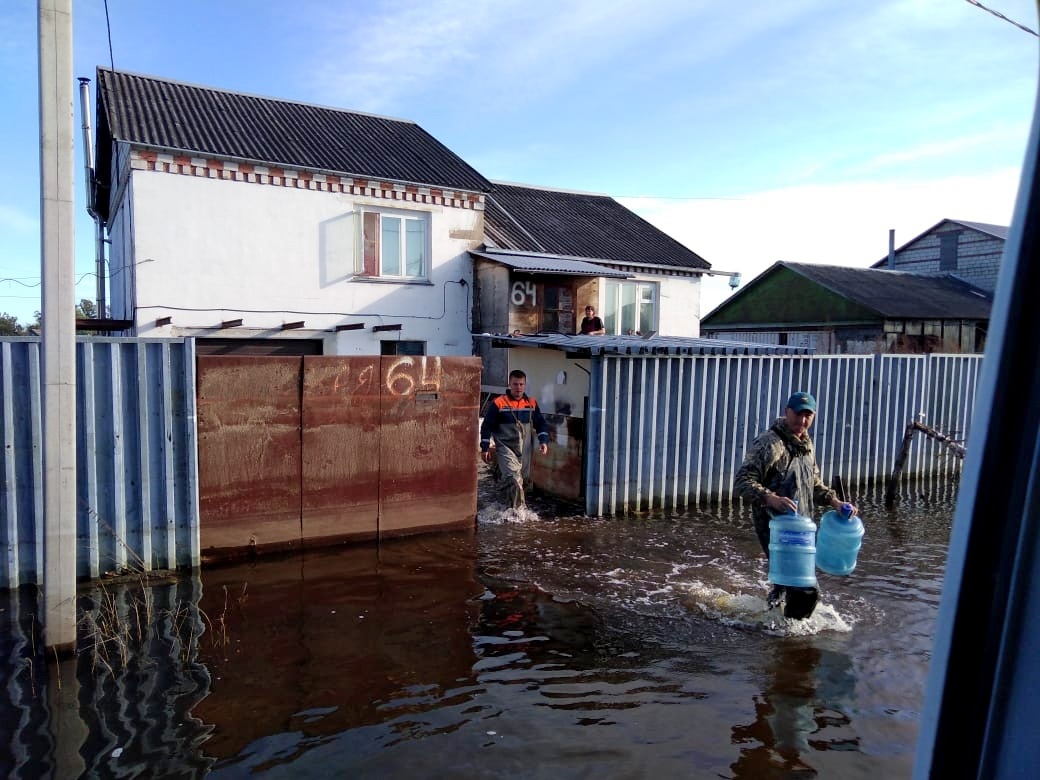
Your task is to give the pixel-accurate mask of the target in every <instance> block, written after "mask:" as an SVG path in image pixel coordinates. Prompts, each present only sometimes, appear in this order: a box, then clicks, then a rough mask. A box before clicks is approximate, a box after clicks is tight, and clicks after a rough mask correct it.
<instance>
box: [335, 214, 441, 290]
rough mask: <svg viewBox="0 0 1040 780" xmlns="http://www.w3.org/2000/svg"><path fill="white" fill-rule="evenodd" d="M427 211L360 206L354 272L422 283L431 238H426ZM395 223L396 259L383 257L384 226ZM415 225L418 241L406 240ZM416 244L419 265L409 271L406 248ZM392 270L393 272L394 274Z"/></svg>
mask: <svg viewBox="0 0 1040 780" xmlns="http://www.w3.org/2000/svg"><path fill="white" fill-rule="evenodd" d="M430 223H431V219H430V213H429V212H425V211H403V210H391V209H372V208H364V209H361V210H360V212H359V218H358V248H357V252H356V255H355V256H356V262H355V268H354V270H355V273H356V274H357V276H359V277H360V278H362V279H387V280H393V281H400V282H426V281H428V280H429V278H430V267H431V265H432V263H431V255H432V241H431V237H430ZM393 224H397V225H398V226H399V232H398V251H397V257H396V262H389V258H387V257H386V249H387V247H386V244H385V239H384V236H385V235H386V229H387V228H388V227H389V226H391V225H393ZM415 228H418V229H419V232H420V234H421V235H420V236H419V238H418V244H416V243H412V242H410V241H409V229H413V230H414V229H415ZM416 247H418V248H419V249H420V250H421V255H420V257H419V258H418V263H419V268H418V269H416V270H414V271H413V272H409V268H408V266H409V249H410V248H411V249H414V248H416ZM395 271H396V273H395Z"/></svg>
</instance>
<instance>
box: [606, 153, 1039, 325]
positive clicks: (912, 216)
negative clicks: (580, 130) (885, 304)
mask: <svg viewBox="0 0 1040 780" xmlns="http://www.w3.org/2000/svg"><path fill="white" fill-rule="evenodd" d="M1019 176H1020V171H1019V169H1017V168H1004V169H1001V170H998V171H993V172H990V173H986V174H980V175H977V176H949V177H945V178H934V179H918V180H909V179H908V180H889V181H874V182H862V183H843V184H833V185H817V186H804V187H792V188H786V189H778V190H771V191H766V192H751V193H746V194H744V195H742V196H738V197H736V198H733V199H725V200H683V201H676V200H651V199H627V198H619V200H620V201H621V202H622V203H624V205H625V206H627V207H628V208H630V209H632V210H633V211H635V212H636V213H637V214H639V215H640V216H642V217H643V218H644V219H646V220H648V221H649V222H651V223H653V224H654V225H656V226H657V227H659V228H661V229H662V230H664V231H665V232H666V233H668V234H669V235H671V236H672V237H674V238H675V239H676V240H678V241H680V242H682V243H683V244H685V245H686V246H688V247H689V248H690V249H692V250H693V251H695V252H697V253H698V254H699V255H701V256H702V257H703V258H704V259H705V260H707V261H708V262H709V263H711V265H712V267H713V268H714V269H715V270H718V271H738V272H740V274H741V277H742V283H747V282H748V281H750V280H751V279H752V278H754V277H755V276H757V275H758V274H760V273H762V272H763V271H765V270H766V269H767V268H769V267H770V266H771V265H772V264H773V263H775V262H776V261H778V260H787V261H790V262H799V263H820V264H827V265H843V266H853V267H860V268H865V267H867V266H869V265H871V264H872V263H875V262H877V261H878V260H880V259H882V258H883V257H884V256H885V255H886V253H887V252H888V241H889V230H895V244H896V246H897V247H899V246H901V245H902V244H905V243H906V242H908V241H910V240H911V239H913V238H915V237H916V236H918V235H919V234H920V233H923V232H924V231H925V230H927V229H928V228H930V227H932V226H933V225H934V224H936V223H937V222H939V221H940V220H942V219H946V218H949V219H961V220H966V221H970V222H989V223H993V224H998V225H1008V224H1010V221H1011V215H1012V212H1013V209H1014V200H1015V196H1016V194H1017V191H1018V183H1019ZM702 288H703V292H702V300H701V312H702V313H707V312H708V311H710V310H711V309H713V308H715V307H716V306H718V305H719V304H720V303H721V302H722V301H723V300H724V299H725V298H726V297H728V295H729V294H730V293H731V290H730V288H729V286H728V280H727V279H726V278H725V277H714V278H708V279H706V280H705V283H704V285H702Z"/></svg>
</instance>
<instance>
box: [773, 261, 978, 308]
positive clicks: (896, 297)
mask: <svg viewBox="0 0 1040 780" xmlns="http://www.w3.org/2000/svg"><path fill="white" fill-rule="evenodd" d="M777 266H784V267H786V268H790V269H791V270H792V271H795V272H796V273H799V274H801V275H802V276H804V277H806V278H807V279H811V280H812V281H814V282H816V283H817V284H820V285H822V286H824V287H826V288H827V289H829V290H832V291H833V292H835V293H837V294H839V295H841V296H842V297H844V298H847V299H849V300H851V301H855V302H857V303H860V304H862V305H864V306H868V307H870V308H871V309H873V310H874V311H876V312H877V313H878V314H880V315H882V316H884V317H897V318H901V319H917V320H923V319H951V318H962V319H988V318H989V313H990V309H991V308H992V306H993V300H992V298H991V297H990V296H989V295H988V294H986V293H985V292H983V291H982V290H979V289H978V288H977V287H973V286H972V285H970V284H968V283H967V282H964V281H962V280H960V279H958V278H956V277H954V276H951V275H949V274H947V275H944V276H933V275H930V274H916V273H910V272H908V271H885V270H880V269H874V268H845V267H843V266H837V265H810V264H808V263H787V262H781V263H777ZM767 273H768V272H767Z"/></svg>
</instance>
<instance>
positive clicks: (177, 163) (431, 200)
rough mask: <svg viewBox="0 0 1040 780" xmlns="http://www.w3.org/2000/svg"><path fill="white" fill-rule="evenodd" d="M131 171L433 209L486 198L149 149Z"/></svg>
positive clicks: (475, 204) (137, 155) (138, 152)
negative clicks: (331, 193)
mask: <svg viewBox="0 0 1040 780" xmlns="http://www.w3.org/2000/svg"><path fill="white" fill-rule="evenodd" d="M130 167H131V168H132V169H134V170H144V171H158V172H160V173H176V174H180V175H182V176H201V177H204V178H207V179H225V180H227V181H241V182H246V183H249V184H266V185H268V186H274V187H289V188H292V189H298V190H315V191H318V192H339V193H345V194H347V195H360V196H364V197H368V198H385V199H386V200H396V201H408V202H411V203H428V204H431V205H434V206H449V207H451V208H457V209H473V210H475V211H483V210H484V195H483V194H482V193H478V192H456V191H452V190H444V189H438V188H437V187H420V186H415V185H411V184H395V183H392V182H386V181H377V180H371V179H353V178H350V177H346V176H337V175H335V174H331V173H317V172H314V171H295V170H290V169H285V168H277V167H274V166H270V167H268V166H264V165H255V164H252V163H245V162H238V163H236V162H232V161H230V160H217V159H210V158H203V157H186V156H183V155H173V154H164V153H162V152H156V151H152V150H149V149H133V150H131V152H130Z"/></svg>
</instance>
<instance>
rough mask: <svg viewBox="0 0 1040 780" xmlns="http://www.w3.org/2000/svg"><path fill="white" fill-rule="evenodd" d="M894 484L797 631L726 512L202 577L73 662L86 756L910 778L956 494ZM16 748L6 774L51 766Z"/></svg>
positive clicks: (248, 764)
mask: <svg viewBox="0 0 1040 780" xmlns="http://www.w3.org/2000/svg"><path fill="white" fill-rule="evenodd" d="M907 492H909V493H910V495H909V496H908V497H906V498H904V499H903V500H902V501H901V503H900V505H899V506H898V507H897V509H896V510H895V511H894V512H891V513H889V512H886V511H885V510H884V509H883V507H882V506H881V502H880V491H878V493H877V494H869V493H868V494H867V495H864V496H860V497H858V502H859V505H860V508H861V516H862V517H863V520H864V524H865V526H866V536H865V537H864V541H863V548H862V550H861V553H860V558H859V565H858V567H857V569H856V570H855V572H853V574H852V575H851V576H849V577H830V576H827V575H822V574H821V575H820V582H821V588H822V593H823V596H822V601H821V604H820V606H819V607H818V608H817V610H816V612H815V613H814V615H813V616H812V617H811V618H810V619H809V620H806V621H786V620H785V619H783V618H782V617H779V616H778V615H777V614H776V613H775V611H773V612H770V611H768V610H767V609H766V605H765V602H764V595H765V593H766V591H767V583H766V579H765V573H766V569H765V560H764V557H763V556H762V555H761V553H760V552H759V550H758V546H757V542H756V540H755V537H754V533H753V531H752V530H751V525H750V519H749V517H748V515H747V514H746V513H745V512H744V511H743V510H740V509H735V508H730V507H728V506H723V507H716V508H711V507H708V508H703V509H701V510H698V511H690V512H688V513H685V514H682V515H650V516H638V517H628V518H615V519H605V518H589V517H584V516H582V515H581V514H580V513H578V512H577V511H576V510H575V509H574V508H573V507H567V506H561V505H559V504H552V503H547V502H544V501H543V502H539V501H537V500H534V501H532V509H533V510H534V511H533V512H531V513H529V514H527V515H518V514H517V513H514V512H509V511H501V510H499V509H496V508H495V507H493V506H488V505H487V501H488V500H489V497H488V496H487V495H484V496H482V509H481V512H480V516H479V517H478V523H477V527H476V528H475V530H473V531H471V532H469V531H467V532H460V533H451V534H443V535H432V536H424V537H416V538H411V539H401V540H394V541H389V542H384V543H383V544H382V545H380V546H378V547H377V546H374V545H372V546H370V545H364V546H354V547H344V548H339V549H336V550H329V551H322V552H311V553H307V554H304V555H299V556H295V557H289V558H280V559H272V560H263V559H261V560H258V561H254V562H251V563H243V564H238V565H233V566H225V567H221V568H215V569H210V570H206V571H204V572H202V574H201V581H200V580H199V579H196V578H185V579H184V580H182V581H181V582H179V583H177V584H170V585H163V586H159V588H160V589H163V588H165V589H166V592H164V593H162V594H160V597H159V598H158V599H157V602H156V603H157V604H165V605H168V607H169V608H168V610H167V611H166V612H165V613H163V614H166V615H167V616H178V615H180V616H185V615H187V616H188V617H187V619H183V620H180V622H178V620H177V619H176V617H171V618H170V619H169V620H167V621H166V628H165V630H164V631H162V632H158V633H157V634H155V635H154V636H153V637H152V639H151V640H150V641H148V642H146V643H145V645H146V646H144V647H142V648H140V649H139V650H137V651H136V652H137V656H135V657H134V658H132V659H131V661H130V663H129V665H128V668H127V669H126V670H124V671H122V672H120V671H119V670H118V668H117V665H116V664H115V663H114V662H111V659H110V665H111V666H112V667H113V669H112V671H111V673H110V672H109V671H108V670H107V669H105V668H104V667H103V666H102V667H99V666H98V664H97V663H94V664H93V666H91V665H90V664H88V663H87V662H86V657H85V656H81V658H80V662H79V672H78V675H77V678H78V683H79V685H80V690H79V693H78V701H79V713H80V717H81V718H82V719H83V732H84V735H85V736H83V737H82V739H81V741H80V745H79V749H78V752H79V758H78V761H79V770H81V774H82V775H83V776H91V777H94V776H97V777H130V776H142V775H143V776H155V777H202V776H206V777H213V778H222V777H227V778H236V777H246V776H250V777H251V776H261V777H270V778H306V777H322V778H325V777H350V778H365V777H373V778H397V777H400V778H440V777H446V776H452V777H459V778H502V777H510V778H512V777H517V778H554V779H556V778H584V777H599V778H644V777H646V778H661V777H664V778H673V777H675V778H678V777H683V778H687V777H690V778H699V777H705V778H719V777H721V778H756V780H757V779H758V778H771V777H814V776H818V777H826V778H830V777H840V778H843V779H846V778H874V779H876V778H879V777H884V778H898V777H909V776H910V775H911V772H912V767H913V761H914V752H915V742H916V740H917V735H918V725H919V717H920V711H921V706H922V702H923V699H924V685H925V677H926V674H927V669H928V663H929V658H930V651H931V644H932V638H933V633H934V623H935V618H936V611H937V607H938V602H939V597H940V590H941V583H942V574H943V567H944V564H945V556H946V546H947V540H948V537H949V531H950V524H951V520H952V516H953V504H954V498H955V495H954V494H955V488H951V487H948V486H940V487H935V488H933V487H927V486H926V487H912V488H907ZM818 514H819V513H817V516H818ZM200 592H201V596H200ZM182 600H184V603H182ZM196 605H197V606H196ZM159 612H160V613H161V612H162V610H159ZM160 635H161V636H160ZM163 637H165V640H163ZM170 659H174V660H173V661H171V660H170ZM177 659H179V660H177ZM91 669H93V671H91ZM0 682H7V680H0ZM9 687H10V686H9ZM157 692H158V693H159V694H160V695H158V698H157ZM157 701H158V702H159V703H158V704H156V702H157ZM143 702H144V703H143ZM25 720H26V718H23V721H25ZM29 720H31V718H29ZM11 728H12V727H11V726H5V727H3V729H4V733H3V735H2V736H3V738H4V739H8V740H11V742H9V743H8V744H18V745H30V744H32V741H31V740H29V739H27V738H25V737H19V736H18V735H17V734H15V735H14V736H12V734H11V733H9V732H10V729H11ZM3 744H4V743H0V750H2V748H3ZM24 752H25V754H26V755H31V754H32V751H29V750H26V751H24ZM18 755H20V753H19V752H18V751H14V758H13V759H12V761H13V763H11V764H6V765H5V766H4V767H3V768H6V769H13V772H10V773H9V774H13V775H14V776H19V775H21V776H29V774H33V775H35V774H38V773H39V771H41V767H42V769H43V770H46V769H47V767H48V766H53V764H50V765H48V764H47V763H46V762H44V763H43V764H40V763H39V761H40V760H41V759H38V758H37V759H36V761H37V763H36V764H35V765H33V764H32V760H31V759H27V760H24V761H19V760H18V757H17V756H18Z"/></svg>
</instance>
